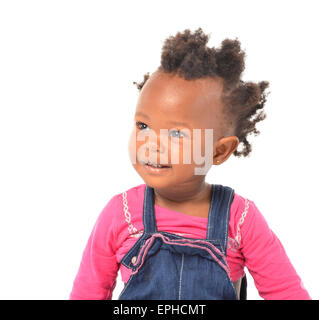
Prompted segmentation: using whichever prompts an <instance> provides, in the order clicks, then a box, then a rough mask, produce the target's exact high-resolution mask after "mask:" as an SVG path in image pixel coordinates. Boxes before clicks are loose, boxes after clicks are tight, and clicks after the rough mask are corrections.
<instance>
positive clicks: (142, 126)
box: [136, 121, 147, 130]
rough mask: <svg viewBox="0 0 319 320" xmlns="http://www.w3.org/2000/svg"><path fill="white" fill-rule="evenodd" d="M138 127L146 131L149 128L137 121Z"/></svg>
mask: <svg viewBox="0 0 319 320" xmlns="http://www.w3.org/2000/svg"><path fill="white" fill-rule="evenodd" d="M136 126H137V127H138V128H139V129H140V130H144V129H146V128H147V125H146V124H145V123H143V122H140V121H137V122H136Z"/></svg>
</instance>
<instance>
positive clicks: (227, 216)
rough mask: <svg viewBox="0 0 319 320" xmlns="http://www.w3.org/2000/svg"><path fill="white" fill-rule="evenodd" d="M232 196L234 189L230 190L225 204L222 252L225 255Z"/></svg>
mask: <svg viewBox="0 0 319 320" xmlns="http://www.w3.org/2000/svg"><path fill="white" fill-rule="evenodd" d="M233 194H234V189H232V190H231V194H230V197H229V198H228V203H227V208H226V209H227V210H226V222H228V223H225V231H224V232H225V233H224V234H225V237H224V250H225V254H226V251H227V236H228V229H229V213H230V204H231V200H232V199H233Z"/></svg>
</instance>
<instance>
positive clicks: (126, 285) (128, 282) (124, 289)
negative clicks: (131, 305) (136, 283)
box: [118, 274, 134, 300]
mask: <svg viewBox="0 0 319 320" xmlns="http://www.w3.org/2000/svg"><path fill="white" fill-rule="evenodd" d="M133 277H134V275H133V274H131V276H130V278H129V279H128V281H127V282H126V284H125V286H124V288H123V290H122V292H121V293H120V295H119V297H118V300H120V298H121V296H122V295H123V293H124V291H126V289H127V287H128V285H129V284H130V282H131V280H132V278H133Z"/></svg>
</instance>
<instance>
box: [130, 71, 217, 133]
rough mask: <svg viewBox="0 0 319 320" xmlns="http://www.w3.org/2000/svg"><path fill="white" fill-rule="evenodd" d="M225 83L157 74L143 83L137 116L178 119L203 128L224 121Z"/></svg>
mask: <svg viewBox="0 0 319 320" xmlns="http://www.w3.org/2000/svg"><path fill="white" fill-rule="evenodd" d="M222 90H223V82H222V79H221V78H215V79H212V78H208V77H207V78H203V79H196V80H185V79H183V78H181V77H179V76H178V75H173V74H167V73H163V72H160V71H156V72H155V73H153V74H152V76H151V77H150V78H149V79H148V80H147V81H146V83H145V84H144V86H143V88H142V90H141V93H140V96H139V99H138V103H137V107H136V115H138V114H141V113H143V114H146V115H147V116H148V117H149V118H151V119H152V120H153V119H156V120H157V121H160V120H162V119H163V120H164V119H165V120H168V121H169V120H175V121H181V122H186V123H189V124H190V125H193V126H195V125H197V126H201V127H203V128H206V127H207V128H208V127H212V125H214V124H215V125H216V121H218V122H220V121H219V120H221V117H222V115H221V111H222V108H223V106H222V102H221V96H222Z"/></svg>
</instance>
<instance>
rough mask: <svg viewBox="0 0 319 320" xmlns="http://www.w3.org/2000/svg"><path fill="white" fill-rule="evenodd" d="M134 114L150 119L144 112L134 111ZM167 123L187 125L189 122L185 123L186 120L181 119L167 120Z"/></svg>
mask: <svg viewBox="0 0 319 320" xmlns="http://www.w3.org/2000/svg"><path fill="white" fill-rule="evenodd" d="M135 116H142V117H144V118H146V119H148V120H150V117H149V116H148V115H146V114H144V113H143V112H141V111H138V112H136V114H135ZM169 123H171V124H176V125H179V126H185V127H189V124H188V123H186V122H181V121H169Z"/></svg>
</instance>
